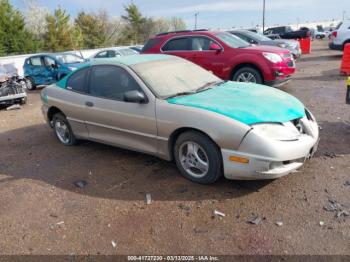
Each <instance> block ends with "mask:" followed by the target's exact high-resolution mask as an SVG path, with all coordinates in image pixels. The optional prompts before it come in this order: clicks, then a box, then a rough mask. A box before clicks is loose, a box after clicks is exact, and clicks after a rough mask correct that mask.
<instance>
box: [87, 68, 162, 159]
mask: <svg viewBox="0 0 350 262" xmlns="http://www.w3.org/2000/svg"><path fill="white" fill-rule="evenodd" d="M133 90H137V91H140V92H143V93H144V94H145V92H144V90H142V88H141V86H140V83H139V82H138V80H136V79H135V78H134V75H133V73H132V72H131V71H129V70H128V69H127V68H123V67H120V66H114V65H96V66H93V67H92V68H91V74H90V84H89V95H90V96H89V97H88V98H87V99H88V100H87V101H86V102H85V106H86V107H87V110H88V111H89V114H88V115H87V116H86V117H87V119H86V126H87V128H88V132H89V138H90V139H91V140H95V141H98V142H102V143H107V144H111V145H116V146H120V147H123V148H127V149H132V150H136V151H141V152H147V153H156V152H157V139H156V138H157V127H156V116H155V98H154V97H153V96H148V102H147V103H142V104H140V103H130V102H125V101H124V94H125V92H128V91H133Z"/></svg>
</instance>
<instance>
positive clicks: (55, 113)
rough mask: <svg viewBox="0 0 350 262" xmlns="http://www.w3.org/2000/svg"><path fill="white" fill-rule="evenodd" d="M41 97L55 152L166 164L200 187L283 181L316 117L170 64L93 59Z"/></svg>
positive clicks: (308, 147) (309, 151) (304, 153)
mask: <svg viewBox="0 0 350 262" xmlns="http://www.w3.org/2000/svg"><path fill="white" fill-rule="evenodd" d="M41 96H42V101H43V107H42V108H43V113H44V116H45V118H46V119H47V121H48V123H49V124H50V126H51V127H52V128H53V130H54V133H55V135H56V137H57V138H58V140H59V141H60V142H61V143H62V144H64V145H73V144H76V142H77V141H78V140H79V139H87V140H92V141H97V142H101V143H105V144H110V145H114V146H118V147H122V148H126V149H130V150H135V151H139V152H144V153H147V154H151V155H155V156H157V157H159V158H162V159H165V160H168V161H173V160H174V161H175V162H176V164H177V167H178V168H179V170H180V172H181V173H182V175H183V176H185V177H186V178H188V179H190V180H192V181H195V182H198V183H202V184H209V183H213V182H215V181H216V180H218V179H219V178H220V177H221V176H222V175H224V176H225V177H226V178H228V179H244V180H249V179H274V178H278V177H281V176H283V175H286V174H289V173H291V172H292V171H294V170H296V169H298V168H300V167H301V166H302V165H303V163H304V161H305V160H306V159H308V158H310V157H311V156H312V155H313V153H314V152H315V151H316V149H317V143H318V139H319V133H318V125H317V123H316V120H315V118H314V116H313V115H312V114H311V112H310V111H308V110H307V109H306V108H305V107H304V106H303V104H302V103H301V102H300V101H299V100H298V99H296V98H295V97H293V96H291V95H289V94H287V93H284V92H282V91H279V90H276V89H274V88H271V87H267V86H263V85H256V84H250V83H238V82H230V81H223V80H221V79H219V78H217V77H216V76H214V75H213V74H211V73H210V72H208V71H206V70H204V69H202V68H201V67H199V66H197V65H195V64H193V63H191V62H188V61H186V60H184V59H181V58H178V57H173V56H166V55H136V56H129V57H120V58H113V59H100V60H96V61H93V62H92V63H91V64H90V65H89V66H86V67H84V68H81V69H79V70H77V71H75V72H74V73H72V74H70V75H69V76H67V77H66V78H64V79H63V80H61V81H60V82H58V83H56V84H54V85H51V86H49V87H46V88H45V89H44V90H43V91H42V94H41Z"/></svg>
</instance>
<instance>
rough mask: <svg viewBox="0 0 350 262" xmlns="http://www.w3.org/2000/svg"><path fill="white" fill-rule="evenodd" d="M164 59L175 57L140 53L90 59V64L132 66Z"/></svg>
mask: <svg viewBox="0 0 350 262" xmlns="http://www.w3.org/2000/svg"><path fill="white" fill-rule="evenodd" d="M166 59H175V57H174V56H170V55H158V54H154V55H153V54H150V55H148V54H144V55H143V54H141V55H138V54H137V55H133V56H119V57H113V58H100V59H92V60H91V65H92V66H93V65H101V64H103V65H125V66H133V65H137V64H142V63H147V62H153V61H161V60H166Z"/></svg>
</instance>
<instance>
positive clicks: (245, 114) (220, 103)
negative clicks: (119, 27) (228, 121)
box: [167, 82, 305, 125]
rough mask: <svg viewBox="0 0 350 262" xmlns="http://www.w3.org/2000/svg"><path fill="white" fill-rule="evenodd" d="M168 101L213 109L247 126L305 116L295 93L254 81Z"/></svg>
mask: <svg viewBox="0 0 350 262" xmlns="http://www.w3.org/2000/svg"><path fill="white" fill-rule="evenodd" d="M167 101H168V102H169V103H171V104H177V105H183V106H190V107H195V108H200V109H204V110H208V111H212V112H215V113H218V114H221V115H224V116H227V117H230V118H232V119H234V120H237V121H239V122H242V123H244V124H247V125H251V124H256V123H266V122H270V123H283V122H288V121H291V120H294V119H297V118H302V117H304V116H305V108H304V105H303V104H302V103H301V102H300V101H299V100H298V99H296V98H295V97H294V96H291V95H289V94H287V93H285V92H282V91H280V90H277V89H275V88H272V87H268V86H263V85H257V84H247V83H238V82H226V83H224V84H222V85H219V86H216V87H214V88H212V89H209V90H207V91H203V92H200V93H196V94H193V95H188V96H181V97H175V98H170V99H168V100H167Z"/></svg>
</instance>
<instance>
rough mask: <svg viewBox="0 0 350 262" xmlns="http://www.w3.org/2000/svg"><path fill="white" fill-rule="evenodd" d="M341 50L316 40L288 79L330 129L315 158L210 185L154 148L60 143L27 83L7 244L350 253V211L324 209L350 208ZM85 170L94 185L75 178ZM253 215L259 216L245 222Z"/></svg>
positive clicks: (5, 198) (18, 116) (14, 152)
mask: <svg viewBox="0 0 350 262" xmlns="http://www.w3.org/2000/svg"><path fill="white" fill-rule="evenodd" d="M340 60H341V53H338V52H335V51H329V50H328V49H327V43H326V41H323V42H322V41H319V42H315V43H314V49H313V53H312V54H311V55H307V56H304V57H303V58H302V59H301V60H300V61H299V62H298V63H297V67H298V70H297V71H298V72H297V74H296V75H295V78H294V80H293V81H292V82H291V83H289V84H288V85H286V86H284V87H282V88H281V89H282V90H284V91H287V92H289V93H291V94H293V95H295V96H296V97H298V98H299V99H300V100H301V101H302V102H303V103H305V105H306V106H307V107H308V108H309V109H310V110H311V111H312V112H313V113H314V115H315V116H316V118H317V119H318V121H319V124H320V126H321V127H322V130H321V131H320V132H321V142H320V146H319V151H318V152H317V154H316V156H315V158H313V159H311V160H310V161H309V162H307V164H306V165H305V167H304V168H303V169H302V170H300V172H298V173H294V174H291V175H289V176H286V177H283V178H281V179H278V180H275V181H265V182H264V181H248V182H244V181H229V180H225V179H222V180H220V181H219V182H218V183H216V184H214V185H210V186H202V185H197V184H194V183H191V182H189V181H187V180H186V179H184V178H182V177H181V176H180V175H179V172H178V171H177V169H176V167H175V165H174V164H173V163H168V162H165V161H162V160H159V159H156V158H154V157H151V156H147V155H143V154H139V153H134V152H130V151H126V150H122V149H118V148H113V147H109V146H105V145H100V144H96V143H92V142H83V143H81V144H80V145H79V146H76V147H65V146H62V145H61V144H59V142H58V141H57V140H56V139H55V138H54V135H53V132H52V131H51V130H50V128H49V127H48V126H47V125H46V124H45V123H44V120H43V117H42V115H41V110H40V105H41V102H40V96H39V92H40V91H39V90H38V91H35V92H31V93H29V99H28V100H29V101H28V104H27V105H25V106H24V107H23V108H22V109H21V110H18V111H4V110H2V111H0V207H1V208H0V236H1V237H0V254H124V255H125V254H129V255H135V254H143V255H145V254H149V255H156V254H184V255H186V254H187V255H188V254H206V255H210V254H212V255H223V254H279V255H285V254H307V255H308V254H321V255H323V254H347V255H350V217H345V218H336V215H337V213H338V211H334V212H332V211H326V210H324V208H328V209H331V208H334V209H342V210H345V211H346V210H347V211H348V212H350V194H349V192H350V186H349V185H346V181H349V180H350V176H349V174H350V119H349V116H350V114H349V112H350V106H349V105H345V90H346V89H345V86H346V85H345V78H344V77H342V76H340V75H339V66H340ZM78 180H85V181H87V183H88V184H87V185H86V186H85V187H84V188H77V187H76V186H75V185H74V182H75V181H78ZM146 193H150V194H151V196H152V203H151V204H150V205H146V204H145V195H146ZM330 201H331V202H330ZM335 201H336V202H335ZM332 203H333V205H331V204H332ZM214 210H219V211H221V212H223V213H225V214H226V216H225V217H223V218H219V217H217V216H213V211H214ZM256 216H260V217H261V219H262V221H261V223H260V224H258V225H253V224H250V223H248V222H247V221H248V220H251V219H252V218H255V217H256ZM321 221H322V222H323V223H324V224H323V223H321V224H323V225H322V226H321V225H320V222H321ZM276 222H282V223H283V225H281V224H280V226H278V225H277V224H276ZM112 241H114V242H115V244H116V245H115V247H114V246H113V245H112Z"/></svg>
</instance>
